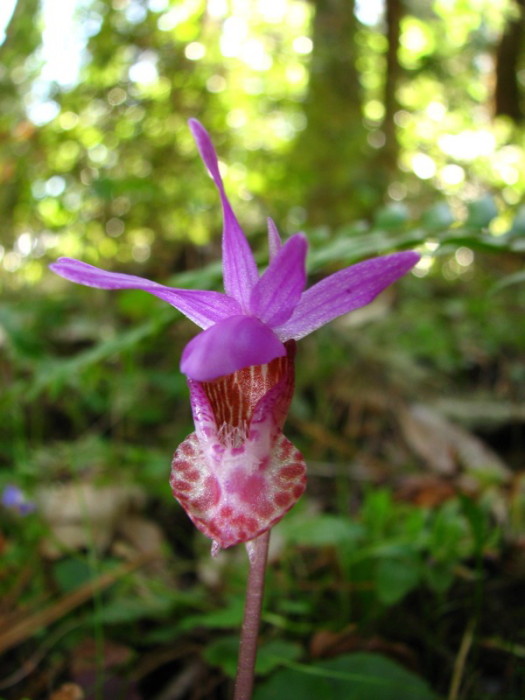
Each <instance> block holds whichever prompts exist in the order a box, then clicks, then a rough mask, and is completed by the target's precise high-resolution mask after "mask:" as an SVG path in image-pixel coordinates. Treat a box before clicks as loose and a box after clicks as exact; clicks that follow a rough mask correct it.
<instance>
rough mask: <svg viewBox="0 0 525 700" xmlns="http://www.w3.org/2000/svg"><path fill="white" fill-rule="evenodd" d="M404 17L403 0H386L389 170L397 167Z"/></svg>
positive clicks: (386, 163)
mask: <svg viewBox="0 0 525 700" xmlns="http://www.w3.org/2000/svg"><path fill="white" fill-rule="evenodd" d="M402 17H403V0H387V1H386V37H387V40H388V48H387V53H386V70H385V86H384V91H383V101H384V108H385V116H384V118H383V133H384V135H385V145H384V147H383V153H382V156H383V157H382V160H383V165H384V166H385V167H386V168H387V170H388V172H394V171H395V170H396V168H397V157H398V150H399V149H398V142H397V134H396V124H395V120H394V117H395V114H396V112H397V111H398V110H399V103H398V101H397V87H398V84H399V75H400V72H401V68H400V65H399V60H398V50H399V38H400V34H401V18H402Z"/></svg>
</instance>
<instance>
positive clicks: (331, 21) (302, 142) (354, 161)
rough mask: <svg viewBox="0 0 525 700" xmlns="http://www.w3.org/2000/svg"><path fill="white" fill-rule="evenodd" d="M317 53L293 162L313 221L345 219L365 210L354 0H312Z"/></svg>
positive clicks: (363, 134) (364, 148)
mask: <svg viewBox="0 0 525 700" xmlns="http://www.w3.org/2000/svg"><path fill="white" fill-rule="evenodd" d="M311 1H312V2H313V4H314V6H315V15H314V20H313V33H312V38H313V43H314V48H313V53H312V58H311V64H310V81H309V86H308V94H307V97H306V100H305V115H306V118H307V126H306V129H305V130H304V131H303V132H302V134H301V135H300V137H299V139H298V143H297V148H296V152H295V155H294V164H295V166H296V167H297V168H298V169H299V168H300V172H301V175H302V179H303V186H305V189H306V193H305V194H306V201H305V207H306V208H307V210H308V221H309V223H326V224H329V225H337V224H339V225H340V224H342V223H344V222H345V221H347V220H348V218H349V217H350V216H352V215H354V216H355V215H356V214H360V213H361V212H362V209H363V206H362V201H360V199H362V198H361V197H360V193H359V187H360V183H361V179H360V176H359V168H360V166H361V165H362V164H363V161H364V160H365V159H366V155H365V154H366V152H367V143H366V131H365V129H364V125H363V121H362V114H361V88H360V82H359V75H358V72H357V68H356V54H357V48H356V42H355V35H356V31H357V26H358V22H357V19H356V18H355V15H354V0H311Z"/></svg>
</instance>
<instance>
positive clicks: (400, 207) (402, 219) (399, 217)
mask: <svg viewBox="0 0 525 700" xmlns="http://www.w3.org/2000/svg"><path fill="white" fill-rule="evenodd" d="M409 215H410V213H409V211H408V208H407V207H406V206H405V205H404V204H400V203H398V202H395V203H393V204H388V205H387V206H386V207H383V208H382V209H379V211H378V212H377V214H376V216H375V221H374V228H379V229H385V230H386V231H391V230H393V229H398V228H401V226H403V224H405V223H406V222H407V221H408V219H409Z"/></svg>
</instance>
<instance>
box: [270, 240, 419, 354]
mask: <svg viewBox="0 0 525 700" xmlns="http://www.w3.org/2000/svg"><path fill="white" fill-rule="evenodd" d="M418 260H419V255H418V254H417V253H413V252H411V251H406V252H402V253H393V254H392V255H385V256H382V257H379V258H373V259H372V260H365V261H364V262H360V263H357V265H352V266H351V267H347V268H346V269H344V270H340V271H339V272H336V273H335V274H333V275H330V277H327V278H326V279H324V280H321V282H318V283H317V284H315V285H314V286H313V287H311V288H310V289H308V290H307V291H306V292H304V294H303V295H302V297H301V301H300V302H299V304H298V305H297V307H296V309H295V311H294V312H293V314H292V316H291V317H290V318H289V319H288V321H286V322H285V323H283V324H282V325H281V326H279V327H275V328H274V331H275V333H276V334H277V335H278V336H279V338H280V339H281V340H282V341H283V342H284V341H286V340H288V339H290V338H295V340H298V339H299V338H303V337H304V336H305V335H308V334H309V333H311V332H312V331H315V330H316V329H317V328H320V327H321V326H324V324H325V323H328V322H329V321H332V320H333V319H334V318H337V316H341V315H342V314H345V313H348V312H349V311H354V310H355V309H359V308H360V307H361V306H366V304H369V303H370V302H371V301H372V300H373V299H374V298H375V297H376V296H377V295H378V294H379V293H380V292H381V291H382V290H383V289H385V288H386V287H388V286H389V285H390V284H392V282H395V281H396V280H397V279H399V277H402V276H403V275H404V274H406V273H407V272H408V271H409V270H410V269H411V268H412V267H414V265H415V264H416V263H417V261H418Z"/></svg>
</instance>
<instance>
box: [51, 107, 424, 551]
mask: <svg viewBox="0 0 525 700" xmlns="http://www.w3.org/2000/svg"><path fill="white" fill-rule="evenodd" d="M190 128H191V130H192V133H193V136H194V138H195V141H196V144H197V147H198V149H199V151H200V154H201V157H202V159H203V161H204V163H205V165H206V167H207V169H208V171H209V173H210V175H211V177H212V179H213V182H214V183H215V186H216V187H217V189H218V192H219V195H220V199H221V203H222V210H223V217H224V227H223V237H222V253H223V276H224V290H225V293H220V292H215V291H205V290H191V289H177V288H173V287H166V286H163V285H161V284H157V283H155V282H151V281H149V280H147V279H144V278H142V277H136V276H133V275H127V274H122V273H116V272H107V271H105V270H101V269H99V268H96V267H93V266H92V265H88V264H86V263H84V262H81V261H79V260H73V259H71V258H60V259H59V260H58V261H57V262H56V263H54V264H53V265H51V269H52V270H53V271H54V272H56V273H57V274H59V275H61V276H62V277H65V278H66V279H68V280H71V281H73V282H77V283H79V284H84V285H87V286H90V287H98V288H100V289H141V290H143V291H145V292H149V293H150V294H153V295H155V296H157V297H159V298H161V299H163V300H164V301H167V302H168V303H169V304H171V305H172V306H174V307H175V308H177V309H178V310H179V311H181V312H182V313H183V314H185V315H186V316H187V317H188V318H189V319H191V320H192V321H194V322H195V323H196V324H197V325H198V326H200V327H201V328H202V329H203V330H202V332H201V333H199V334H198V335H197V336H195V337H194V338H193V339H192V340H191V341H190V342H189V343H188V344H187V345H186V347H185V348H184V351H183V353H182V359H181V363H180V368H181V371H182V372H183V373H184V374H186V376H187V379H188V384H189V389H190V398H191V405H192V410H193V418H194V422H195V432H194V433H192V434H191V435H190V436H189V437H187V438H186V440H184V442H183V443H182V444H181V445H180V446H179V447H178V449H177V450H176V452H175V456H174V459H173V463H172V471H171V478H170V484H171V487H172V490H173V493H174V496H175V497H176V498H177V500H178V501H179V502H180V504H181V505H182V507H183V508H184V509H185V510H186V512H187V513H188V515H189V516H190V518H191V519H192V520H193V522H194V523H195V525H196V526H197V528H198V529H199V530H201V531H202V532H203V533H204V534H205V535H207V536H208V537H210V538H211V539H212V540H213V542H214V545H213V551H218V550H219V549H220V548H224V547H230V546H231V545H234V544H237V543H239V542H249V541H251V540H253V539H254V538H256V537H257V536H258V535H260V534H262V533H264V532H266V531H267V530H269V529H270V528H271V527H272V526H273V525H274V524H275V523H276V522H278V521H279V520H280V519H281V518H282V517H283V516H284V514H285V513H286V512H287V511H288V510H289V509H290V508H291V507H292V506H293V505H294V503H295V502H296V501H297V499H298V498H299V497H300V496H301V494H302V493H303V491H304V488H305V483H306V467H305V463H304V459H303V457H302V455H301V454H300V452H299V451H298V450H297V449H296V448H295V447H294V446H293V445H292V443H291V442H290V441H289V440H287V438H285V437H284V435H283V433H282V428H283V424H284V421H285V418H286V415H287V412H288V408H289V405H290V401H291V398H292V394H293V384H294V356H295V341H297V340H299V339H300V338H303V337H304V336H306V335H308V334H309V333H311V332H312V331H314V330H316V329H317V328H319V327H321V326H323V325H324V324H325V323H328V322H329V321H331V320H333V319H334V318H336V317H337V316H340V315H342V314H345V313H347V312H349V311H353V310H355V309H358V308H360V307H362V306H365V305H366V304H368V303H369V302H371V301H372V300H373V299H374V298H375V297H376V296H377V295H378V294H379V293H380V292H381V291H382V290H383V289H385V287H387V286H388V285H390V284H391V283H393V282H395V281H396V280H397V279H398V278H400V277H401V276H402V275H404V274H405V273H406V272H408V271H409V270H410V269H411V268H412V267H413V266H414V265H415V264H416V262H417V261H418V259H419V256H418V255H417V254H416V253H414V252H411V251H405V252H400V253H394V254H392V255H385V256H382V257H378V258H374V259H371V260H366V261H364V262H360V263H357V264H356V265H352V266H350V267H347V268H345V269H343V270H340V271H339V272H336V273H334V274H332V275H330V276H329V277H327V278H326V279H324V280H322V281H321V282H318V283H317V284H315V285H314V286H312V287H310V289H308V290H306V291H305V285H306V268H305V258H306V251H307V242H306V238H305V236H304V234H302V233H297V234H295V235H294V236H292V237H291V238H289V239H288V240H287V241H286V242H285V243H284V244H282V242H281V239H280V236H279V233H278V231H277V228H276V226H275V224H274V223H273V221H271V220H270V221H269V224H268V237H269V249H270V263H269V265H268V267H267V269H266V270H265V271H264V272H263V273H262V274H261V275H259V272H258V270H257V266H256V263H255V259H254V257H253V254H252V252H251V250H250V247H249V245H248V241H247V239H246V237H245V235H244V233H243V231H242V229H241V227H240V225H239V223H238V221H237V219H236V217H235V214H234V213H233V210H232V208H231V205H230V203H229V200H228V198H227V196H226V192H225V190H224V185H223V182H222V178H221V174H220V171H219V164H218V160H217V155H216V153H215V149H214V147H213V145H212V143H211V140H210V137H209V135H208V133H207V132H206V130H205V129H204V128H203V126H202V125H201V124H200V123H199V122H197V121H196V120H190Z"/></svg>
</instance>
